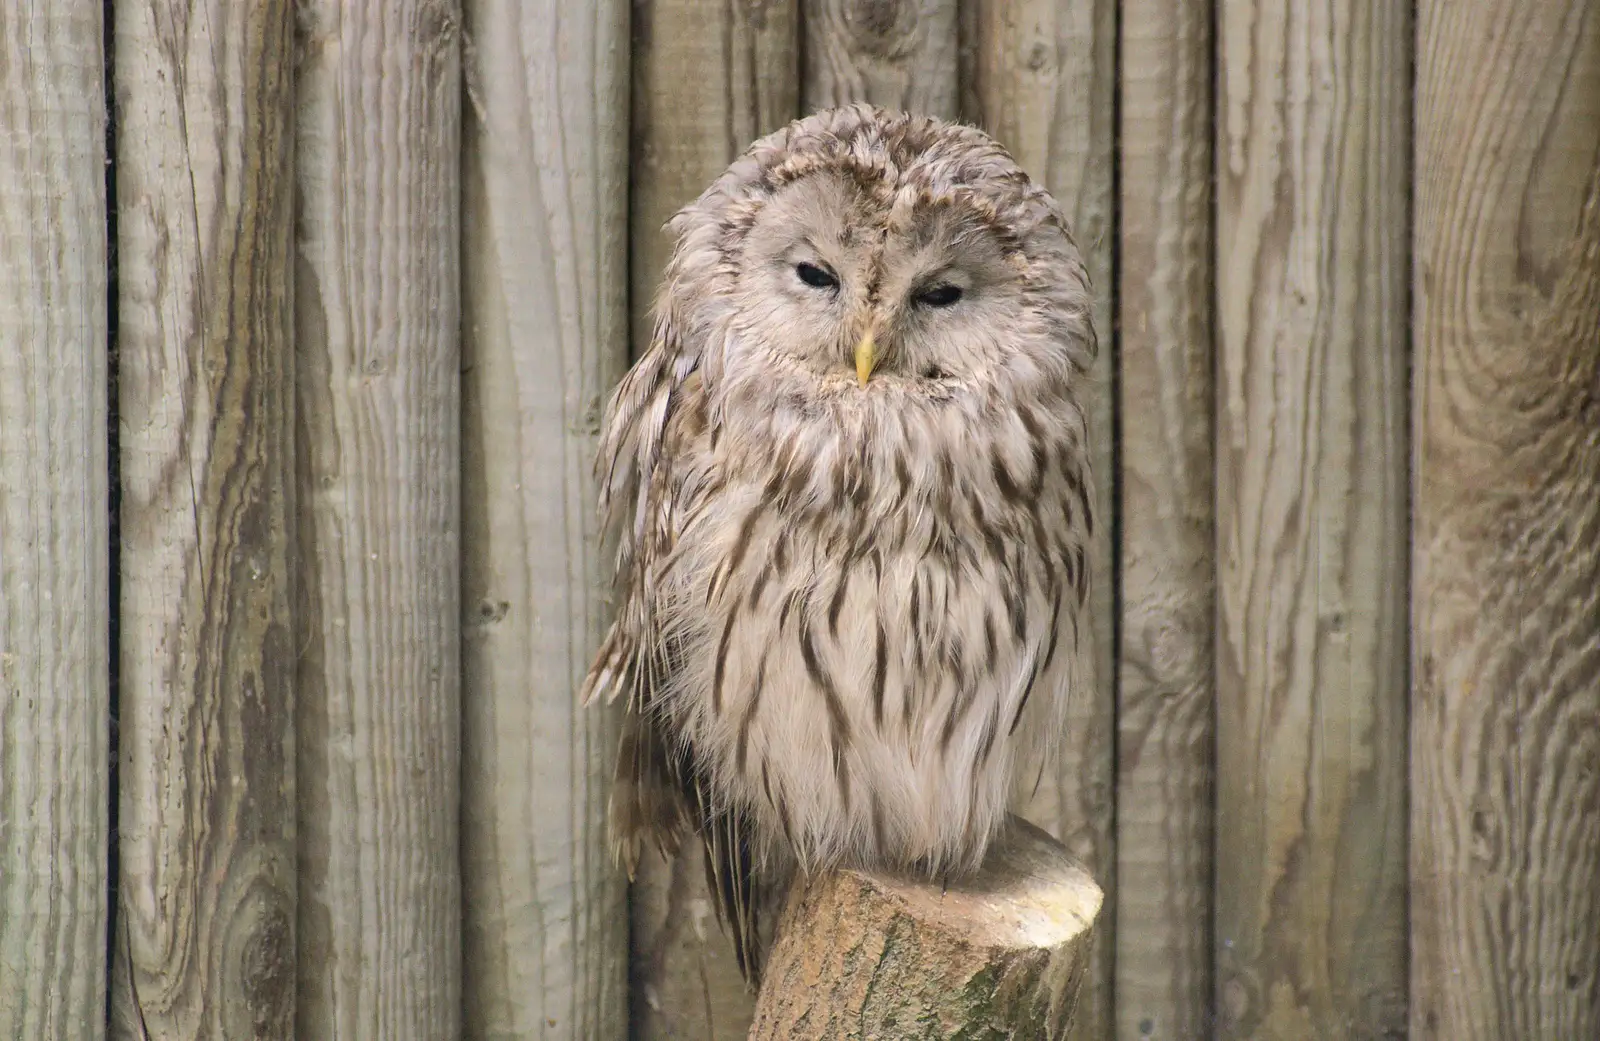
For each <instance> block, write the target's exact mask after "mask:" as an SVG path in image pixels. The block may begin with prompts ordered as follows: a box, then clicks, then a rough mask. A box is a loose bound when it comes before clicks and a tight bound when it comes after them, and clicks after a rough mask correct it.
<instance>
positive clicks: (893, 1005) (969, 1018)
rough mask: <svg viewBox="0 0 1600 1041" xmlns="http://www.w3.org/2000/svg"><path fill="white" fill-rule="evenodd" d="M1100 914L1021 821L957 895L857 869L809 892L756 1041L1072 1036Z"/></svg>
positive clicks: (1048, 844) (776, 962) (1077, 871)
mask: <svg viewBox="0 0 1600 1041" xmlns="http://www.w3.org/2000/svg"><path fill="white" fill-rule="evenodd" d="M1101 903H1102V895H1101V893H1100V889H1099V887H1097V886H1096V885H1095V884H1094V881H1093V880H1092V879H1090V878H1089V875H1088V873H1087V872H1086V871H1084V869H1083V868H1082V867H1080V866H1079V865H1078V864H1076V863H1074V862H1073V861H1072V860H1071V859H1070V858H1069V857H1068V856H1067V853H1066V850H1065V849H1063V848H1062V847H1061V845H1060V843H1058V842H1056V841H1055V840H1054V839H1052V838H1050V836H1049V835H1046V834H1045V833H1044V832H1042V831H1040V830H1039V829H1038V828H1035V827H1033V826H1031V825H1029V824H1026V823H1024V822H1022V821H1020V820H1017V819H1015V818H1013V819H1012V821H1011V823H1010V826H1009V827H1008V828H1007V829H1006V830H1005V831H1004V832H1002V834H1001V836H1000V838H999V840H998V841H997V842H996V843H995V845H994V846H993V847H991V849H990V851H989V854H988V857H987V859H986V860H985V861H984V865H983V868H982V870H980V871H979V872H978V873H977V874H976V875H974V876H973V877H972V878H970V879H967V880H965V881H963V882H961V883H958V884H955V885H952V886H950V887H948V888H946V887H942V886H940V885H938V884H933V883H928V882H917V881H908V880H903V879H897V878H891V877H888V876H884V875H873V874H866V873H864V872H860V871H851V870H845V871H839V872H836V873H832V874H826V875H820V876H817V877H815V878H812V879H809V880H805V881H802V882H800V883H798V884H797V885H796V886H795V889H794V891H793V892H792V893H791V894H790V897H789V900H788V904H787V906H786V907H785V908H784V913H783V919H782V923H781V925H780V926H779V929H778V939H777V942H776V943H775V944H774V945H773V949H772V957H771V960H770V962H769V963H768V966H767V970H766V977H765V981H764V982H763V984H762V987H761V999H760V1002H759V1003H758V1004H757V1006H756V1017H755V1026H754V1028H753V1029H752V1030H751V1031H750V1041H823V1039H828V1041H834V1039H843V1038H852V1039H853V1038H859V1039H861V1041H867V1039H869V1038H870V1039H873V1041H878V1039H883V1041H888V1039H890V1038H897V1037H899V1038H911V1037H915V1038H923V1039H929V1041H933V1039H941V1038H951V1039H957V1038H997V1039H998V1038H1009V1039H1012V1041H1054V1039H1057V1038H1062V1037H1065V1036H1067V1030H1068V1028H1069V1026H1070V1024H1071V1023H1072V1021H1073V1016H1074V1013H1075V1011H1076V1009H1077V1002H1078V991H1079V989H1080V984H1081V983H1082V980H1083V976H1084V972H1085V969H1086V968H1087V967H1088V964H1089V962H1090V961H1091V960H1092V958H1093V954H1092V947H1093V941H1092V935H1093V929H1094V926H1095V919H1096V917H1097V916H1098V915H1099V913H1100V907H1101Z"/></svg>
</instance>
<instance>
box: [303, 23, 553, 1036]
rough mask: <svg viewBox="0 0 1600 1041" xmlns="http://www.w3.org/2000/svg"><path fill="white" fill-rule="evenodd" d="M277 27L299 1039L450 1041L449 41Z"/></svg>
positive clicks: (453, 601) (352, 27) (451, 32)
mask: <svg viewBox="0 0 1600 1041" xmlns="http://www.w3.org/2000/svg"><path fill="white" fill-rule="evenodd" d="M297 19H298V29H299V31H300V42H301V51H300V55H299V65H298V68H297V70H296V71H297V81H296V82H297V88H298V91H299V97H298V109H299V134H298V138H297V140H296V147H297V149H298V152H297V155H296V166H297V171H298V181H299V192H300V206H299V210H300V212H299V221H298V226H297V231H298V241H297V243H296V248H297V260H298V267H297V278H296V281H295V302H294V306H295V326H296V335H297V341H298V353H297V356H296V364H297V366H298V372H297V388H298V391H299V426H298V437H299V438H300V439H301V443H300V444H299V450H298V457H299V464H300V469H299V475H298V476H299V484H298V489H299V494H300V500H299V511H300V518H301V525H300V538H301V545H300V553H301V558H302V562H303V566H302V568H301V571H300V579H299V594H300V601H299V604H298V607H299V622H300V630H301V633H300V652H301V659H300V662H301V667H300V681H301V686H300V691H299V698H300V701H299V706H298V719H299V728H298V736H299V741H300V745H299V757H298V762H299V775H298V780H299V794H300V840H301V841H300V914H299V930H300V948H299V991H298V993H299V1011H298V1016H297V1032H298V1036H299V1037H300V1038H301V1039H303V1041H313V1039H350V1041H358V1039H366V1038H383V1039H385V1041H410V1039H416V1041H451V1039H453V1038H456V1037H458V1036H459V1035H460V1023H461V1015H462V1006H461V891H460V873H459V867H458V864H459V856H458V855H459V846H458V808H459V805H460V794H461V793H460V785H459V771H460V757H459V734H460V727H461V719H460V714H459V704H458V700H459V699H458V694H459V687H460V614H459V602H458V592H459V582H458V579H459V574H460V570H459V569H460V549H459V537H458V523H459V521H458V517H459V508H460V502H459V487H460V486H459V473H460V451H459V449H460V411H459V387H460V379H459V372H460V351H459V345H460V339H459V318H460V308H459V286H460V283H459V277H460V272H459V265H458V263H457V259H458V242H459V223H458V212H457V211H458V206H459V177H458V161H459V145H460V141H459V138H460V119H461V94H460V81H461V75H460V73H461V70H460V61H459V49H460V31H461V24H460V18H459V12H458V11H457V9H456V8H455V6H454V5H453V4H451V3H448V2H444V0H361V2H355V0H307V2H302V3H301V4H299V6H298V9H297ZM529 175H531V172H529Z"/></svg>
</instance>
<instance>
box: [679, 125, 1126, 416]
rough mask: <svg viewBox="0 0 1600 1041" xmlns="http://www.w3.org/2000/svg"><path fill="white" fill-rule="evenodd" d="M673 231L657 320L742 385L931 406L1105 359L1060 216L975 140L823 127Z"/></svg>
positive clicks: (771, 149)
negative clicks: (920, 399) (927, 400)
mask: <svg viewBox="0 0 1600 1041" xmlns="http://www.w3.org/2000/svg"><path fill="white" fill-rule="evenodd" d="M671 228H672V230H673V231H674V232H675V233H676V235H677V236H678V249H677V252H676V254H675V256H674V259H673V263H672V266H671V267H670V269H669V271H668V275H667V282H666V285H665V289H664V294H663V299H662V301H661V309H662V312H663V314H664V316H665V317H666V318H667V319H668V320H669V321H670V322H673V323H674V324H676V325H677V326H678V327H680V328H682V329H683V330H684V331H685V332H691V331H692V333H691V335H693V337H694V338H695V339H696V340H699V341H700V342H702V343H705V344H707V345H708V349H707V352H706V358H705V362H706V364H707V365H708V367H710V368H711V369H712V371H713V372H719V374H720V372H726V373H727V375H728V377H729V378H730V379H742V380H749V381H760V382H762V383H764V384H765V385H767V386H771V387H779V388H789V389H792V390H795V391H796V392H801V393H805V394H807V395H811V394H815V393H818V392H821V393H822V394H824V395H825V396H828V397H837V396H843V395H856V396H858V397H861V396H871V395H877V396H880V397H885V396H887V397H890V398H892V397H895V396H901V395H906V394H914V395H921V396H926V395H928V394H933V395H939V394H944V393H951V392H954V391H956V390H957V389H959V388H961V387H963V386H967V387H973V386H981V385H984V384H992V383H994V382H996V380H997V379H998V378H999V376H1000V375H1002V374H1004V373H1006V372H1010V373H1011V374H1012V375H1013V376H1015V375H1024V374H1026V373H1027V372H1036V373H1038V374H1040V375H1044V374H1046V373H1049V374H1050V375H1051V376H1053V377H1054V378H1055V379H1060V378H1061V377H1062V376H1063V375H1064V373H1062V372H1060V371H1054V372H1052V371H1051V370H1062V369H1069V370H1078V371H1081V370H1082V369H1084V368H1086V367H1087V365H1088V364H1089V362H1090V360H1091V359H1092V357H1093V353H1094V334H1093V331H1092V328H1091V326H1090V321H1089V310H1090V296H1089V291H1088V285H1087V277H1086V274H1085V271H1084V267H1083V263H1082V260H1081V258H1080V256H1079V254H1078V250H1077V248H1076V246H1075V245H1074V244H1073V241H1072V239H1071V236H1070V234H1069V233H1068V231H1067V227H1066V223H1065V221H1064V220H1063V218H1062V216H1061V213H1060V210H1059V209H1058V207H1057V206H1056V204H1055V202H1054V200H1052V199H1051V198H1050V196H1049V194H1048V193H1047V192H1045V191H1044V189H1042V188H1040V187H1039V186H1037V185H1035V184H1034V183H1033V182H1032V181H1031V180H1030V179H1029V178H1028V176H1027V175H1026V174H1025V173H1024V172H1023V171H1022V169H1021V168H1020V167H1019V166H1018V165H1017V164H1016V162H1015V161H1014V160H1013V159H1012V158H1011V156H1010V155H1008V154H1007V153H1006V151H1005V150H1004V149H1003V148H1001V147H1000V146H999V145H998V144H997V143H995V142H994V141H993V140H992V139H991V138H989V137H988V136H987V135H986V134H984V133H983V132H981V131H979V130H977V129H974V128H972V127H967V126H960V125H956V124H951V123H945V122H942V121H939V120H934V119H928V118H923V117H914V116H908V115H899V114H889V113H885V112H882V111H880V110H877V109H874V108H870V107H868V106H864V105H854V106H848V107H845V108H840V109H832V110H828V111H824V112H819V113H817V114H815V115H812V116H810V117H807V118H806V119H802V120H800V121H798V122H795V123H793V124H791V125H789V126H788V127H786V128H784V129H783V130H780V131H778V132H777V133H775V134H772V135H770V136H768V137H766V138H763V139H762V140H760V141H757V142H756V143H755V144H754V145H752V146H751V147H750V149H749V150H748V151H747V152H746V153H745V154H744V155H743V156H741V157H740V158H739V159H738V160H737V161H736V162H734V163H733V165H732V166H731V167H730V168H729V169H728V171H727V172H726V173H725V174H723V175H722V176H721V177H720V178H719V179H718V180H717V181H716V183H714V184H713V185H712V186H711V187H710V188H709V189H707V191H706V192H705V194H703V195H702V196H701V197H700V198H699V199H698V200H696V201H695V202H694V203H693V204H691V205H690V206H688V207H686V208H685V209H684V210H683V211H682V212H681V213H679V214H678V215H677V216H676V217H675V218H674V219H673V222H672V224H671Z"/></svg>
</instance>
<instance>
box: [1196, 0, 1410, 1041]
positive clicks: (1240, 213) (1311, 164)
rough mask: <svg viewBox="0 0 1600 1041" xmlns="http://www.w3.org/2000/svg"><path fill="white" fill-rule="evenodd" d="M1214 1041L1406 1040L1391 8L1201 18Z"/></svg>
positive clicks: (1403, 277) (1402, 493)
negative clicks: (1209, 233)
mask: <svg viewBox="0 0 1600 1041" xmlns="http://www.w3.org/2000/svg"><path fill="white" fill-rule="evenodd" d="M1219 13H1220V17H1219V21H1218V30H1219V33H1220V40H1219V45H1220V51H1219V62H1220V69H1219V76H1218V80H1217V82H1218V86H1219V90H1220V95H1219V97H1218V99H1217V112H1218V122H1217V143H1216V163H1217V177H1218V184H1217V192H1218V207H1217V213H1218V217H1217V220H1218V225H1217V245H1218V251H1217V267H1216V273H1217V299H1218V308H1219V322H1218V366H1217V372H1218V375H1217V379H1218V388H1217V398H1218V401H1217V406H1218V414H1217V489H1216V497H1217V546H1218V549H1217V553H1218V559H1217V581H1218V593H1219V596H1218V615H1217V626H1218V638H1217V701H1218V708H1217V768H1216V774H1217V820H1216V823H1217V841H1216V896H1215V899H1216V924H1215V937H1214V942H1215V949H1216V957H1217V965H1216V974H1217V980H1216V986H1217V1003H1218V1017H1219V1023H1218V1030H1219V1033H1220V1036H1223V1037H1230V1038H1234V1037H1237V1038H1244V1037H1249V1038H1285V1039H1287V1038H1296V1039H1301V1038H1313V1037H1316V1038H1329V1039H1336V1038H1337V1039H1342V1038H1373V1037H1391V1036H1395V1035H1397V1034H1399V1033H1402V1032H1403V1031H1404V1028H1405V994H1406V937H1405V915H1406V867H1405V860H1404V856H1403V850H1404V849H1405V828H1406V818H1405V814H1406V809H1405V762H1406V759H1405V756H1406V748H1405V721H1406V702H1405V698H1406V686H1405V683H1406V647H1405V608H1404V604H1405V588H1406V587H1405V570H1406V556H1405V550H1404V547H1405V539H1406V459H1407V451H1406V438H1405V393H1406V371H1407V370H1406V341H1407V336H1406V313H1405V308H1406V301H1407V278H1408V273H1409V269H1408V264H1407V248H1406V246H1407V234H1406V228H1407V204H1406V200H1407V192H1406V181H1407V176H1406V173H1407V169H1408V165H1407V156H1408V154H1409V133H1408V132H1409V124H1410V97H1409V92H1408V89H1407V87H1408V67H1409V41H1410V39H1411V31H1410V30H1411V24H1410V16H1409V8H1408V7H1407V6H1406V5H1403V4H1392V3H1387V2H1382V0H1335V2H1333V3H1329V4H1323V5H1305V4H1295V3H1288V2H1286V0H1222V3H1221V6H1220V8H1219Z"/></svg>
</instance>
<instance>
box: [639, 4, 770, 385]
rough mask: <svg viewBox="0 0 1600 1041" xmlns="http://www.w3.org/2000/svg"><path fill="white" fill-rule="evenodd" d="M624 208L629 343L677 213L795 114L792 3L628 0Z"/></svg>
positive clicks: (643, 323)
mask: <svg viewBox="0 0 1600 1041" xmlns="http://www.w3.org/2000/svg"><path fill="white" fill-rule="evenodd" d="M632 36H633V77H632V78H633V116H632V135H631V136H632V157H631V164H630V167H629V169H630V171H631V173H632V176H633V190H632V196H631V199H630V202H629V224H630V235H631V244H630V249H631V262H630V266H631V268H632V280H631V285H632V290H633V299H632V312H633V345H634V351H635V353H637V352H639V351H642V350H643V349H644V347H645V345H646V344H647V343H649V340H650V305H651V304H652V303H653V302H654V300H655V294H656V285H657V283H658V282H659V281H660V278H661V271H662V269H663V268H664V267H666V263H667V257H668V255H669V253H670V251H671V247H672V242H671V240H670V238H669V237H668V236H667V234H666V232H665V231H664V230H663V228H662V226H663V225H664V224H666V222H667V220H668V218H670V217H671V216H672V215H673V214H674V213H676V212H677V211H678V209H679V208H680V207H682V206H684V205H685V204H687V203H690V202H692V201H694V199H695V197H696V196H698V195H699V194H700V193H701V192H702V191H704V190H705V188H706V187H707V186H708V185H709V184H710V183H711V181H712V179H713V178H714V177H716V176H717V175H718V174H720V173H721V172H722V171H723V170H724V169H725V168H726V167H727V165H728V164H729V163H730V162H732V161H733V158H734V157H735V156H737V155H738V154H739V153H740V152H742V151H744V150H745V148H746V147H748V146H749V144H750V143H751V142H752V141H754V140H755V139H756V138H758V137H760V136H762V135H763V134H767V133H770V132H772V131H773V130H776V129H778V128H779V127H781V126H783V125H784V124H785V123H787V122H789V121H790V120H791V119H794V118H796V117H797V116H799V115H800V3H799V0H633V25H632Z"/></svg>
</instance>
